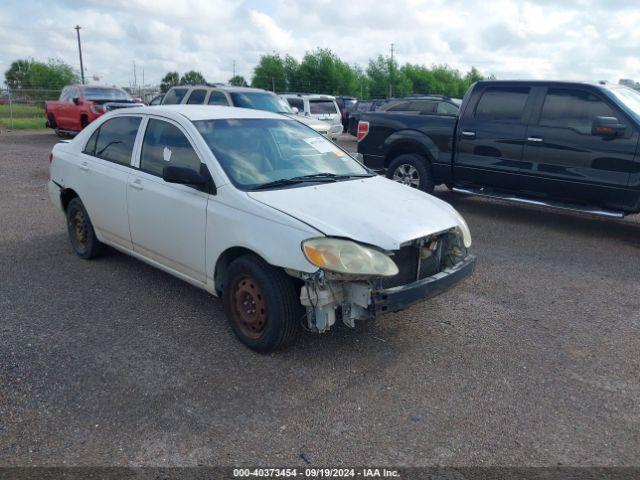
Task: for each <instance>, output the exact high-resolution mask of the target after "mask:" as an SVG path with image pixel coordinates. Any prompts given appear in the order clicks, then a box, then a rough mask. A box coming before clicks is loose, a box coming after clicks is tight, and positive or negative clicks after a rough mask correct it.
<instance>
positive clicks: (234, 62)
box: [231, 60, 236, 78]
mask: <svg viewBox="0 0 640 480" xmlns="http://www.w3.org/2000/svg"><path fill="white" fill-rule="evenodd" d="M235 76H236V61H235V60H234V61H233V75H232V76H231V78H235Z"/></svg>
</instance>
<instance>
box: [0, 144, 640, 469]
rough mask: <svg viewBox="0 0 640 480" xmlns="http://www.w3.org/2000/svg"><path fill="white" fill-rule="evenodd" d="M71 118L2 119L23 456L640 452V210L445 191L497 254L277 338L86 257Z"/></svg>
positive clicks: (187, 289)
mask: <svg viewBox="0 0 640 480" xmlns="http://www.w3.org/2000/svg"><path fill="white" fill-rule="evenodd" d="M55 141H56V138H55V137H54V136H53V135H52V134H51V133H38V134H33V133H13V134H2V135H0V192H1V193H2V209H0V272H2V276H1V283H0V464H1V465H34V464H40V465H42V464H46V465H96V464H101V465H116V464H117V465H142V464H153V465H197V464H205V465H211V464H216V465H234V464H244V465H247V464H251V465H256V464H261V465H272V466H273V465H279V466H282V465H304V464H305V462H308V463H310V464H311V465H335V466H341V465H343V464H352V465H362V464H391V465H433V464H445V465H470V464H475V465H478V464H483V465H489V464H501V465H505V464H507V465H514V464H520V465H522V464H527V465H557V464H563V465H620V464H626V465H638V464H640V402H639V400H638V399H639V398H640V356H639V355H638V351H640V221H639V220H638V218H631V217H630V218H628V219H625V220H603V219H596V218H591V217H587V216H580V215H573V214H566V213H557V212H553V211H549V210H543V209H533V208H524V207H518V206H513V205H507V204H503V203H498V202H493V201H489V200H480V199H473V198H466V197H460V196H457V195H454V194H451V193H449V192H446V191H439V192H437V194H438V196H440V197H441V198H443V199H444V200H446V201H448V202H451V203H452V204H453V205H454V206H455V207H456V208H457V209H459V210H460V212H461V213H462V214H463V215H464V216H465V217H466V219H467V221H468V223H469V225H470V227H471V231H472V234H473V236H474V247H473V249H474V252H475V253H476V254H477V256H478V268H477V273H476V274H475V275H474V276H473V277H472V278H471V279H469V280H468V281H466V282H465V283H464V284H462V285H460V286H459V287H458V288H456V289H454V290H452V291H449V292H448V293H446V294H444V295H442V296H440V297H438V298H436V299H435V300H433V301H431V302H429V303H426V304H421V305H417V306H414V307H412V308H411V309H409V310H407V311H404V312H401V313H398V314H394V315H390V316H387V317H384V318H382V319H379V320H378V321H377V322H375V323H373V324H369V325H367V326H365V327H360V328H357V329H356V330H353V331H352V330H348V329H346V328H341V329H339V330H338V331H335V332H333V333H331V334H328V335H324V336H311V335H304V336H303V337H302V339H301V340H300V342H299V343H298V344H297V346H296V347H294V348H292V349H290V350H287V351H285V352H282V353H279V354H275V355H271V356H262V355H258V354H255V353H252V352H251V351H249V350H248V349H246V348H245V347H243V346H242V345H241V344H240V343H239V342H238V341H236V340H235V338H234V337H233V335H232V333H231V330H230V328H229V327H228V326H227V323H226V320H225V318H224V316H223V312H222V305H221V302H220V301H218V300H217V299H214V298H213V297H211V296H209V295H208V294H206V293H204V292H202V291H200V290H198V289H196V288H194V287H191V286H189V285H187V284H186V283H183V282H181V281H180V280H177V279H175V278H173V277H171V276H169V275H166V274H164V273H162V272H160V271H158V270H155V269H153V268H151V267H149V266H146V265H145V264H143V263H141V262H139V261H137V260H134V259H132V258H129V257H127V256H125V255H122V254H120V253H116V252H113V251H112V252H110V253H109V254H108V255H107V256H106V257H104V258H101V259H99V260H96V261H91V262H87V261H83V260H80V259H79V258H77V257H75V256H74V255H73V254H72V252H71V248H70V246H69V244H68V241H67V237H66V232H65V226H64V221H63V218H62V216H61V215H60V214H59V213H58V212H56V211H55V210H54V209H53V207H52V206H51V205H50V203H49V201H48V198H47V196H46V193H45V182H46V180H47V176H48V170H47V168H48V161H47V156H48V153H49V151H50V149H51V146H52V145H53V143H54V142H55Z"/></svg>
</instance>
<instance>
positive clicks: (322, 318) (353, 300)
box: [300, 254, 476, 333]
mask: <svg viewBox="0 0 640 480" xmlns="http://www.w3.org/2000/svg"><path fill="white" fill-rule="evenodd" d="M475 264H476V257H475V256H474V255H468V254H467V255H466V256H465V257H464V258H462V259H461V260H460V261H459V262H457V263H456V264H454V265H452V266H451V267H448V268H445V269H444V270H442V271H440V272H438V273H436V274H434V275H432V276H430V277H425V278H422V279H420V280H417V281H415V282H412V283H409V284H406V285H401V286H398V287H391V288H383V287H382V282H381V281H380V280H373V281H369V282H363V281H354V282H349V281H332V280H328V279H326V278H324V276H323V275H322V276H321V277H320V278H317V277H316V278H307V279H306V281H305V284H304V285H303V286H302V289H301V291H300V303H301V304H302V305H303V306H304V307H306V310H307V324H308V327H309V329H311V330H312V331H315V332H318V333H322V332H326V331H327V330H329V329H330V328H331V326H332V325H333V324H334V323H335V322H336V320H338V319H342V321H343V322H344V323H345V324H346V325H348V326H350V327H354V326H355V321H356V320H368V319H371V318H374V317H376V316H377V315H380V314H384V313H389V312H397V311H400V310H403V309H405V308H407V307H409V306H410V305H412V304H414V303H416V302H419V301H422V300H426V299H429V298H433V297H435V296H436V295H439V294H441V293H443V292H445V291H447V290H448V289H450V288H451V287H453V286H454V285H455V284H457V283H458V282H460V281H461V280H464V279H465V278H467V277H468V276H470V275H471V274H472V273H473V271H474V270H475Z"/></svg>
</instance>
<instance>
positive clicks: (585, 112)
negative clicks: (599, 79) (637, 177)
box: [522, 87, 638, 209]
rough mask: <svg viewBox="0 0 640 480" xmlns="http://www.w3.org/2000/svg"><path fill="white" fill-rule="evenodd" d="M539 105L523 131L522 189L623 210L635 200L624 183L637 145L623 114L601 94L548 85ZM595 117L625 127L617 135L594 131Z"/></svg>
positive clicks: (631, 129) (575, 88)
mask: <svg viewBox="0 0 640 480" xmlns="http://www.w3.org/2000/svg"><path fill="white" fill-rule="evenodd" d="M540 103H541V107H540V108H538V109H537V110H538V113H537V115H536V116H535V117H534V118H533V122H532V124H531V125H530V126H529V128H528V130H527V142H526V144H525V148H524V155H523V159H524V160H525V164H526V165H525V167H524V168H525V172H526V175H525V176H523V182H522V189H523V190H525V191H527V192H530V193H532V194H535V195H537V196H541V197H544V196H548V197H551V198H554V199H562V200H566V201H568V202H579V203H584V204H590V205H596V206H609V207H610V208H622V209H624V207H625V204H626V203H628V202H632V201H633V199H631V196H632V194H631V192H627V191H626V187H627V185H628V182H629V176H630V174H631V172H632V171H634V169H635V168H637V166H636V164H635V163H634V155H635V150H636V145H637V143H638V132H637V130H636V129H635V128H633V127H632V126H631V124H630V122H628V120H627V119H626V116H625V115H624V114H623V113H622V112H621V111H620V110H619V109H618V108H617V107H616V106H615V105H614V104H613V102H611V101H610V100H609V99H607V98H605V97H604V95H602V94H600V93H599V92H597V91H595V90H591V89H587V88H580V87H561V88H555V87H554V88H552V87H549V88H548V89H547V90H546V91H545V93H544V95H543V96H541V102H540ZM596 117H615V118H616V119H617V120H618V123H619V124H624V125H626V129H625V131H624V133H623V134H620V135H619V136H615V137H612V136H608V137H607V136H603V135H602V134H598V133H596V132H592V129H593V123H594V120H595V119H596ZM627 196H629V199H627V198H626V197H627ZM636 196H637V194H636Z"/></svg>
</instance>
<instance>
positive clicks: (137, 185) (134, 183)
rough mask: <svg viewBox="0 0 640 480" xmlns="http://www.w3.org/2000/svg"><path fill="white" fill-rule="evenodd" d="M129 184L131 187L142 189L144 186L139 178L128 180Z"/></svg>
mask: <svg viewBox="0 0 640 480" xmlns="http://www.w3.org/2000/svg"><path fill="white" fill-rule="evenodd" d="M129 186H130V187H131V188H135V189H136V190H144V186H142V182H141V181H140V180H139V179H136V180H133V181H132V182H129Z"/></svg>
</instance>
